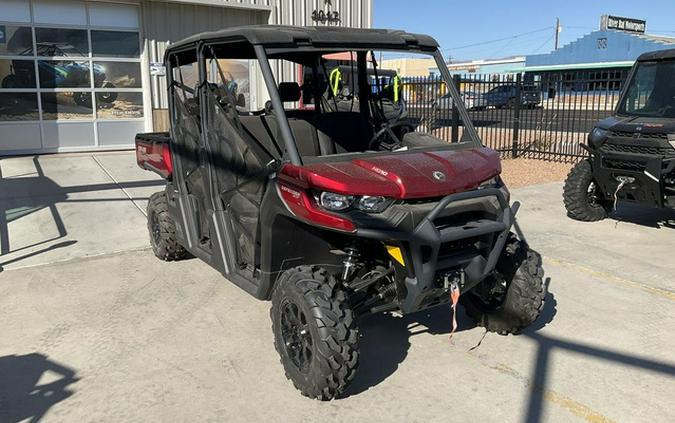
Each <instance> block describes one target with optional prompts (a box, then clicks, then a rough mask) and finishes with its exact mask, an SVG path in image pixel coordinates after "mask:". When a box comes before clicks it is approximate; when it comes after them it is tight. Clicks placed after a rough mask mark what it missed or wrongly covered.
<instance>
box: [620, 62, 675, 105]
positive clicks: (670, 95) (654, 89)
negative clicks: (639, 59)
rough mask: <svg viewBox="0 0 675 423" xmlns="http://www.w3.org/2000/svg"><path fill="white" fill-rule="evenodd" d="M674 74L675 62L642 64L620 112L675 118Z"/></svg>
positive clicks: (631, 83)
mask: <svg viewBox="0 0 675 423" xmlns="http://www.w3.org/2000/svg"><path fill="white" fill-rule="evenodd" d="M674 72H675V61H672V60H671V61H662V62H646V63H640V64H639V65H638V68H637V71H636V72H635V75H634V76H633V78H632V80H631V81H630V86H629V87H628V92H627V94H626V96H625V98H624V99H623V100H622V104H621V105H620V106H619V111H620V112H621V113H623V114H628V115H638V116H651V117H675V81H674V80H673V77H672V75H673V73H674Z"/></svg>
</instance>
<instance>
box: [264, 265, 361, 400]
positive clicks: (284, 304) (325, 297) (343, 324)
mask: <svg viewBox="0 0 675 423" xmlns="http://www.w3.org/2000/svg"><path fill="white" fill-rule="evenodd" d="M270 315H271V318H272V330H273V332H274V346H275V348H276V350H277V352H278V353H279V355H280V356H281V364H283V366H284V370H285V371H286V377H287V378H288V379H290V380H291V381H292V382H293V385H294V386H295V387H296V388H297V389H298V390H299V391H300V392H301V393H302V394H303V395H305V396H308V397H310V398H316V399H320V400H331V399H333V398H335V397H336V396H337V395H339V394H340V393H341V392H343V391H344V390H345V389H346V388H347V386H348V385H349V383H350V382H351V381H352V379H353V378H354V374H355V373H356V367H357V365H358V357H359V352H358V344H357V341H358V339H357V338H358V330H357V325H356V318H355V316H354V313H353V312H352V310H351V308H350V306H349V303H348V301H347V295H346V294H345V292H344V291H343V290H342V288H340V286H339V285H338V283H337V281H336V280H335V278H334V277H333V276H331V275H330V274H329V273H328V272H327V271H326V270H325V269H323V268H321V267H318V266H300V267H296V268H294V269H289V270H287V271H286V272H284V273H283V274H282V275H281V276H280V277H279V280H278V281H277V284H276V287H275V289H274V292H273V293H272V309H271V311H270Z"/></svg>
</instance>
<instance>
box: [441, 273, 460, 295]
mask: <svg viewBox="0 0 675 423" xmlns="http://www.w3.org/2000/svg"><path fill="white" fill-rule="evenodd" d="M442 280H443V289H445V290H446V291H450V290H451V289H453V288H464V272H463V271H454V272H447V273H445V274H444V275H443V276H442Z"/></svg>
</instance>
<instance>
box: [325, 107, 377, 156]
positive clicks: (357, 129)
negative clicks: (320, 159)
mask: <svg viewBox="0 0 675 423" xmlns="http://www.w3.org/2000/svg"><path fill="white" fill-rule="evenodd" d="M314 127H315V128H316V131H317V134H318V140H319V150H320V151H321V155H322V156H326V155H330V154H340V153H356V152H362V151H366V150H367V149H368V142H369V141H370V139H371V138H372V137H373V135H374V131H373V127H372V125H371V124H370V122H368V120H367V119H366V118H365V117H363V115H361V113H359V112H329V113H321V114H319V115H316V117H315V118H314Z"/></svg>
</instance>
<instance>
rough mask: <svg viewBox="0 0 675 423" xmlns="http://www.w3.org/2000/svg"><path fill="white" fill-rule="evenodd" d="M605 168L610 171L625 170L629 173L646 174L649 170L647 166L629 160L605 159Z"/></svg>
mask: <svg viewBox="0 0 675 423" xmlns="http://www.w3.org/2000/svg"><path fill="white" fill-rule="evenodd" d="M602 162H603V166H604V167H606V168H610V169H616V170H625V171H629V172H640V173H642V172H644V171H645V170H647V166H646V165H645V164H643V163H639V162H631V161H627V160H612V159H607V158H605V159H603V160H602Z"/></svg>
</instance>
